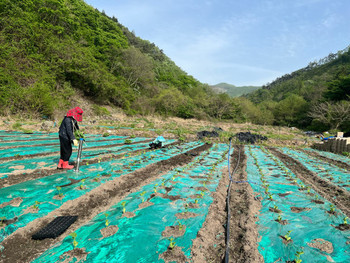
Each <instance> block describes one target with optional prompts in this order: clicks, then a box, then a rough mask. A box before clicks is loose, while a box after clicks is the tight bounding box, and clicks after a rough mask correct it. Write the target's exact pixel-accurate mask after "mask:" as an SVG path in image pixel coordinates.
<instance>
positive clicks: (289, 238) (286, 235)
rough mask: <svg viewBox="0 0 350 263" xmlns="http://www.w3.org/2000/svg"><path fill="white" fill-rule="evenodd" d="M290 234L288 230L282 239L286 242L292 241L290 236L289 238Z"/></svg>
mask: <svg viewBox="0 0 350 263" xmlns="http://www.w3.org/2000/svg"><path fill="white" fill-rule="evenodd" d="M291 232H292V230H289V231H288V232H287V234H285V235H284V238H285V239H286V240H287V241H289V240H291V239H292V238H291V236H290V233H291Z"/></svg>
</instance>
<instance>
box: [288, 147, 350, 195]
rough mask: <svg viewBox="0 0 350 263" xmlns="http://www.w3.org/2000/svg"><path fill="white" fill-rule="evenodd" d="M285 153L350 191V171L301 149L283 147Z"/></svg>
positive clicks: (320, 175)
mask: <svg viewBox="0 0 350 263" xmlns="http://www.w3.org/2000/svg"><path fill="white" fill-rule="evenodd" d="M281 150H282V151H283V152H284V153H286V154H288V155H290V156H292V157H293V158H295V159H296V160H298V161H299V162H301V164H302V165H304V166H305V167H306V168H307V169H309V170H310V171H312V172H314V173H316V174H317V176H319V177H321V178H323V179H325V180H327V181H329V182H330V183H332V184H335V185H337V186H339V187H341V188H344V189H345V190H347V191H350V173H349V171H347V170H345V169H342V168H340V167H338V166H336V165H332V164H330V163H326V162H323V161H322V160H319V159H317V158H315V157H313V156H311V155H308V154H305V153H303V152H301V151H296V150H292V149H288V148H282V149H281Z"/></svg>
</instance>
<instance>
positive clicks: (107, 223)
mask: <svg viewBox="0 0 350 263" xmlns="http://www.w3.org/2000/svg"><path fill="white" fill-rule="evenodd" d="M104 215H105V217H106V222H105V225H106V227H107V226H108V225H109V220H108V216H109V214H108V213H104Z"/></svg>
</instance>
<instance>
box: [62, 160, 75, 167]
mask: <svg viewBox="0 0 350 263" xmlns="http://www.w3.org/2000/svg"><path fill="white" fill-rule="evenodd" d="M62 168H63V169H73V168H74V165H69V163H68V161H66V162H63V165H62Z"/></svg>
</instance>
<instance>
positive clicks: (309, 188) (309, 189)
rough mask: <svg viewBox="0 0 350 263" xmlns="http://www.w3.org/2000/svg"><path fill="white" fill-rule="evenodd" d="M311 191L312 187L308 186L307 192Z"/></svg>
mask: <svg viewBox="0 0 350 263" xmlns="http://www.w3.org/2000/svg"><path fill="white" fill-rule="evenodd" d="M310 191H311V187H310V186H308V187H307V193H308V194H310ZM303 253H304V252H303Z"/></svg>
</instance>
